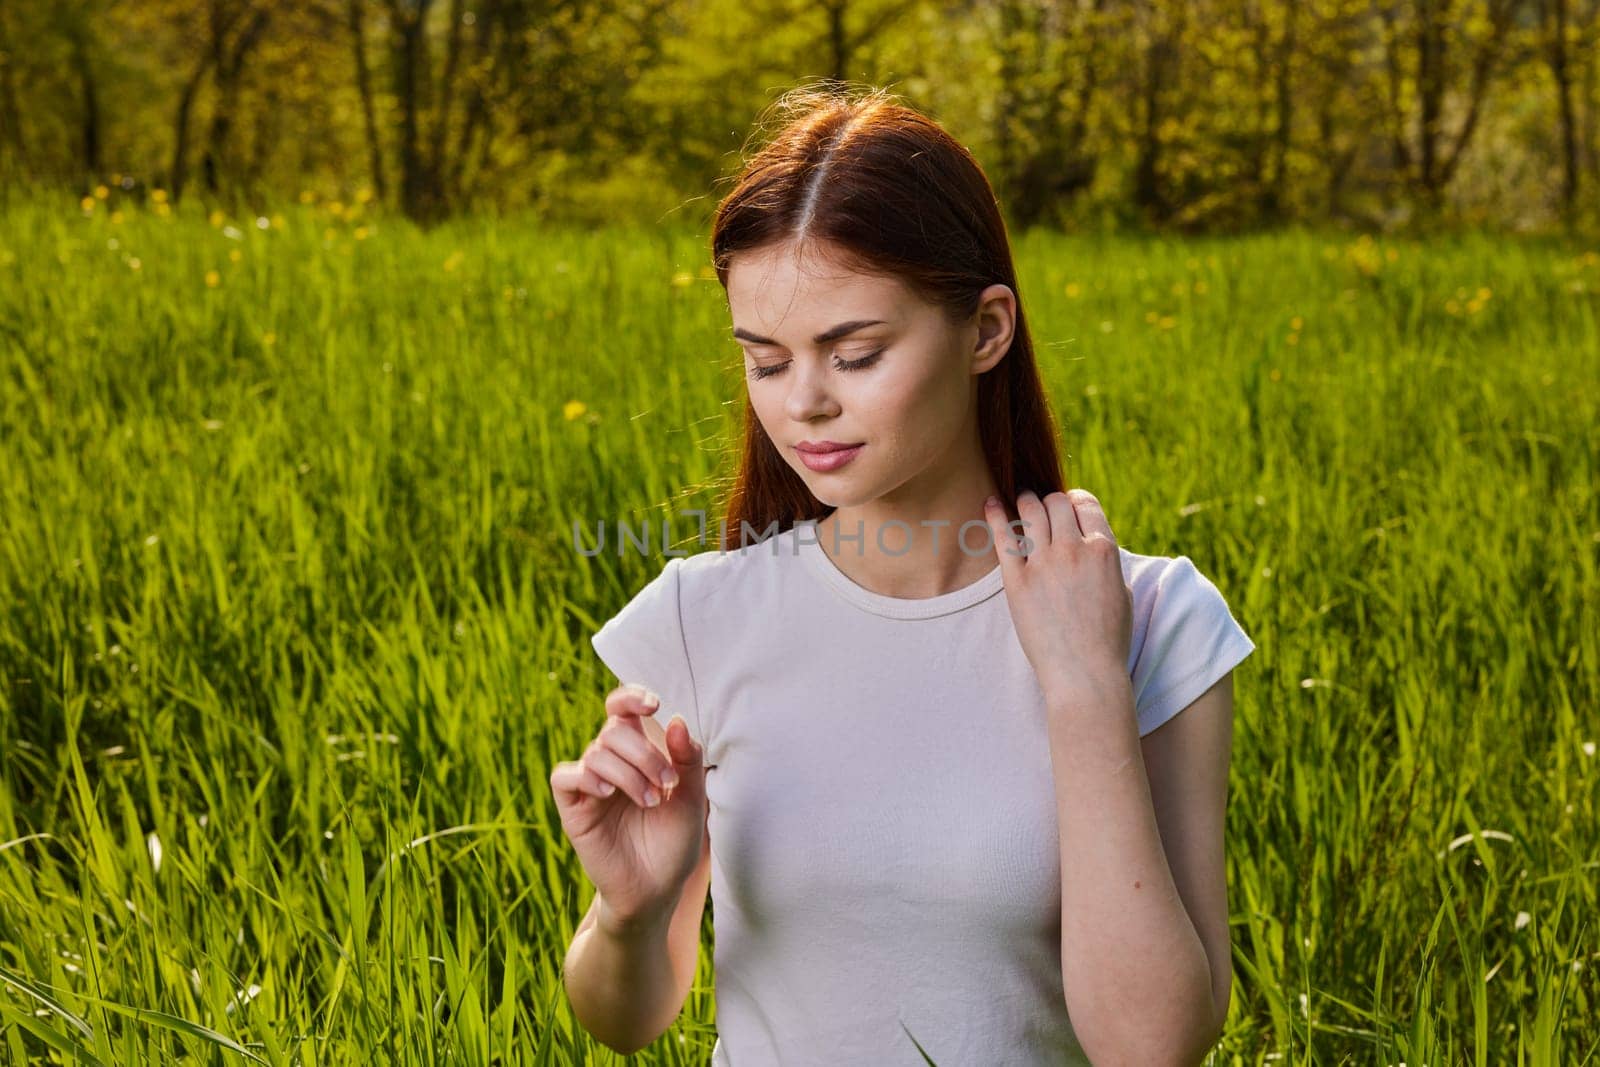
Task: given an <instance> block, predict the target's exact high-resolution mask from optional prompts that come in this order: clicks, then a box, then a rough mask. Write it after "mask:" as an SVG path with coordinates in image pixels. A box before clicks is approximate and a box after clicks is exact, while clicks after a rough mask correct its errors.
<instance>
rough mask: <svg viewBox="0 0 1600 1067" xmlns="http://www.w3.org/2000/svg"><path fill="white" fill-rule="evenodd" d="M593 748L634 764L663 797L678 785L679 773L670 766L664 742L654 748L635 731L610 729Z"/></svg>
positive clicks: (669, 758) (596, 741)
mask: <svg viewBox="0 0 1600 1067" xmlns="http://www.w3.org/2000/svg"><path fill="white" fill-rule="evenodd" d="M595 744H596V745H604V746H605V747H607V748H609V749H611V750H612V751H614V752H616V753H617V754H618V755H620V756H621V757H622V758H623V759H625V760H627V761H628V762H629V763H631V764H633V766H634V767H635V768H637V769H638V771H639V773H640V774H642V775H644V776H645V777H646V778H647V779H649V780H650V784H651V785H654V786H656V787H658V788H659V789H661V790H662V791H663V793H665V792H666V791H670V790H671V789H672V788H673V787H674V786H676V785H677V784H678V772H677V770H676V769H674V768H673V766H672V757H671V756H669V755H668V754H667V753H666V751H665V748H666V742H665V741H663V742H662V743H661V744H660V745H657V744H656V743H655V742H653V741H651V740H650V739H649V738H646V737H645V736H643V735H642V734H640V733H639V732H638V731H636V730H625V729H620V728H618V727H612V728H610V729H606V728H601V730H600V735H599V736H598V737H596V738H595Z"/></svg>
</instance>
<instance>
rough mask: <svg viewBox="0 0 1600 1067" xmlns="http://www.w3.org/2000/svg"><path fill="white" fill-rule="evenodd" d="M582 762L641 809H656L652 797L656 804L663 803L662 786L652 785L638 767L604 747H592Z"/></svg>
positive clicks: (586, 768)
mask: <svg viewBox="0 0 1600 1067" xmlns="http://www.w3.org/2000/svg"><path fill="white" fill-rule="evenodd" d="M580 762H581V763H582V764H583V766H584V769H585V770H590V771H593V772H594V773H595V774H598V775H599V776H600V777H601V778H604V779H605V780H606V781H608V782H610V783H611V784H612V785H615V786H616V787H617V788H618V789H620V790H622V791H623V792H624V793H626V794H627V795H628V799H629V800H632V801H633V802H634V803H635V804H637V805H639V806H640V807H641V808H653V807H655V804H653V803H651V797H652V796H653V797H654V798H655V801H656V803H660V801H661V787H660V786H657V785H654V784H652V783H651V782H650V780H649V779H647V778H646V777H645V776H644V775H643V774H641V773H639V769H638V768H637V767H635V766H634V765H633V764H631V763H629V762H628V761H627V760H625V759H623V758H622V756H620V755H618V754H617V753H616V752H615V751H613V750H612V749H610V748H607V747H606V746H604V745H598V744H597V745H594V746H593V747H591V748H590V749H589V751H587V752H585V753H584V754H583V759H582V760H581V761H580Z"/></svg>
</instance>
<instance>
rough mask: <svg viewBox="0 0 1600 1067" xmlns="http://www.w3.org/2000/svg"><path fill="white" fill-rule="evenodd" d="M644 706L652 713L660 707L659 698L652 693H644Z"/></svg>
mask: <svg viewBox="0 0 1600 1067" xmlns="http://www.w3.org/2000/svg"><path fill="white" fill-rule="evenodd" d="M644 706H645V707H647V708H650V709H651V710H652V711H653V710H655V709H656V708H659V707H660V706H661V698H660V697H658V696H656V695H655V694H654V693H646V694H645V695H644Z"/></svg>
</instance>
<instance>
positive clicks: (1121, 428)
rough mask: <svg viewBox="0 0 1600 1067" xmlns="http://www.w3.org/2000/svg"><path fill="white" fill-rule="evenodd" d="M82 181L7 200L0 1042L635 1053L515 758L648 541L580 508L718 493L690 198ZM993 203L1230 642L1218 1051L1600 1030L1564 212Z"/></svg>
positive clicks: (644, 511)
mask: <svg viewBox="0 0 1600 1067" xmlns="http://www.w3.org/2000/svg"><path fill="white" fill-rule="evenodd" d="M112 206H113V205H110V204H106V203H96V205H95V206H94V207H93V208H92V210H89V211H88V212H85V210H84V209H83V208H81V207H80V206H79V205H78V204H76V203H73V202H70V201H57V200H43V199H36V198H32V197H22V196H13V197H12V199H11V201H10V203H9V205H5V206H0V456H3V462H0V514H3V515H4V516H5V520H4V522H3V523H0V602H3V604H4V613H3V615H0V755H3V763H0V766H3V771H0V774H3V779H0V1059H4V1060H8V1061H14V1062H19V1063H20V1062H25V1061H26V1060H28V1059H29V1058H30V1057H31V1058H35V1059H38V1060H42V1061H53V1062H62V1063H67V1062H74V1063H94V1062H99V1063H103V1064H107V1065H109V1064H125V1063H127V1064H131V1063H146V1062H149V1063H158V1062H169V1061H172V1060H175V1059H178V1058H179V1057H183V1056H189V1057H198V1059H199V1060H200V1061H203V1062H258V1061H259V1062H264V1063H270V1064H291V1063H303V1064H308V1065H309V1064H343V1063H367V1062H371V1061H373V1060H374V1059H378V1060H382V1061H386V1062H406V1063H423V1062H440V1061H446V1060H448V1061H449V1062H460V1063H472V1064H489V1063H499V1064H509V1063H558V1064H565V1063H578V1062H587V1061H590V1060H593V1061H594V1062H601V1063H604V1062H615V1061H620V1060H621V1057H617V1056H615V1055H613V1054H612V1053H610V1052H609V1051H608V1050H605V1049H604V1048H603V1047H602V1046H599V1045H598V1044H596V1043H595V1042H593V1041H592V1040H590V1039H589V1038H588V1036H587V1035H586V1034H585V1033H584V1032H583V1031H582V1030H581V1028H579V1027H578V1026H577V1025H576V1023H575V1021H574V1020H573V1019H572V1017H571V1015H570V1013H569V1011H568V1010H567V1007H566V1003H565V999H564V995H563V993H562V989H561V986H560V980H559V976H560V966H561V959H562V956H563V954H564V952H565V949H566V946H567V944H568V942H569V941H570V939H571V934H572V930H573V928H574V927H575V925H576V923H577V921H578V919H579V917H580V916H581V914H582V912H583V909H584V908H585V907H586V906H587V904H588V901H589V899H590V896H591V894H592V892H593V890H592V887H591V886H589V885H588V883H587V881H586V880H585V879H584V877H583V875H582V871H581V868H580V867H579V866H578V864H577V861H576V857H575V856H574V854H573V853H572V851H571V849H570V847H569V846H568V844H567V842H566V839H565V837H564V835H563V833H562V832H561V828H560V825H559V822H558V821H557V819H556V816H555V809H554V806H553V803H552V801H551V797H550V790H549V781H548V778H549V768H550V767H551V765H552V763H553V762H554V761H557V760H561V759H574V758H576V757H577V755H578V754H579V753H581V751H582V748H583V746H584V745H585V744H586V743H587V741H588V739H589V738H590V737H591V736H592V735H593V733H594V731H595V730H596V729H597V728H598V727H599V725H600V724H601V722H602V721H603V718H604V713H603V710H602V707H601V698H602V696H603V694H604V692H605V689H606V687H607V681H608V676H607V675H606V672H605V670H604V668H603V667H602V666H601V665H600V664H599V663H598V662H597V661H596V660H595V659H594V657H593V655H592V653H591V652H590V650H589V648H588V643H587V637H588V634H589V633H591V632H592V631H593V629H594V628H595V627H596V626H597V625H598V623H599V622H600V621H603V620H604V619H605V618H606V617H608V616H609V615H610V614H611V613H612V612H614V611H615V610H616V609H617V608H618V607H620V605H621V604H622V603H623V602H624V601H625V600H626V599H627V597H628V596H629V595H631V593H632V592H633V591H635V590H636V589H637V588H638V587H639V586H640V585H641V584H642V583H643V582H644V581H645V580H646V579H647V578H648V577H650V576H652V575H653V574H654V573H655V571H656V570H657V569H659V566H660V564H661V562H662V561H663V559H664V557H663V556H661V555H660V553H659V543H657V544H656V545H655V547H656V548H657V550H658V552H657V555H656V557H655V558H653V559H648V558H642V557H640V556H638V555H635V554H632V553H630V554H628V555H627V556H625V557H621V558H619V557H617V556H616V555H614V554H610V553H608V554H606V555H602V556H600V557H597V558H594V559H586V558H583V557H581V556H579V555H578V554H577V553H576V552H575V551H574V550H573V548H572V523H573V522H574V521H588V522H594V521H598V520H600V519H602V518H604V519H607V520H608V521H610V522H615V521H617V520H618V519H621V518H631V519H635V520H637V519H640V518H650V519H652V520H654V521H656V522H657V524H658V527H657V529H658V532H659V521H660V520H661V519H662V518H665V517H669V516H670V515H671V514H672V512H673V510H674V509H676V508H680V507H684V508H687V507H706V508H713V509H714V507H715V502H716V500H717V497H716V481H717V479H718V478H720V477H722V476H723V475H725V474H726V473H727V471H728V467H727V465H726V464H727V462H728V456H727V452H726V449H727V448H728V446H729V444H730V443H731V436H730V435H731V434H732V432H733V430H734V429H735V428H736V421H735V420H736V419H737V418H738V417H739V416H740V413H741V411H742V398H741V391H742V389H743V380H742V377H741V376H740V374H739V373H738V371H737V369H736V367H737V364H736V362H735V361H734V359H735V357H736V354H737V350H736V349H734V348H732V347H731V345H732V342H731V341H730V340H729V339H728V337H727V327H728V322H727V313H726V308H725V305H724V303H723V300H722V293H721V290H720V288H719V287H718V286H717V285H716V283H715V281H714V280H707V279H706V278H705V277H704V276H702V275H701V268H702V265H703V264H704V263H705V261H706V251H705V243H704V240H703V237H701V236H698V235H695V234H691V233H672V232H667V231H645V232H641V231H630V230H616V231H608V232H601V233H595V234H587V233H580V232H571V231H565V232H549V231H539V230H536V229H533V228H530V227H528V226H524V225H522V224H519V223H517V222H516V221H514V220H499V221H496V220H491V219H487V218H484V219H476V220H466V221H462V222H457V223H454V224H451V225H449V226H447V227H444V228H442V229H439V230H436V231H433V232H430V233H422V232H419V231H417V230H415V229H413V228H411V227H410V226H408V225H406V224H403V223H400V222H397V221H393V220H391V219H388V218H382V219H378V220H376V221H365V220H361V219H349V218H347V217H344V216H345V215H346V214H347V212H341V213H340V215H339V216H338V217H335V216H334V215H333V214H332V213H331V212H330V211H329V209H328V208H327V207H326V206H325V205H310V206H302V205H299V204H295V205H288V206H284V207H282V208H280V209H273V211H272V214H273V215H275V216H277V219H276V224H274V220H273V219H272V218H269V219H268V220H267V221H268V228H266V229H261V228H258V226H257V225H256V224H255V220H254V219H228V220H219V221H220V222H221V224H220V225H219V224H217V223H213V222H210V221H208V220H207V219H206V218H204V217H201V215H200V213H199V210H198V209H197V208H194V207H192V206H191V205H190V204H188V203H185V204H184V205H183V206H182V207H181V208H180V209H179V210H177V211H175V212H172V213H171V214H170V215H168V216H164V217H162V216H157V215H155V214H153V213H151V211H150V210H148V209H141V208H137V207H134V206H132V205H127V206H123V207H122V216H121V218H120V219H119V220H118V221H112V219H111V218H110V217H109V210H110V208H111V207H112ZM362 226H365V227H366V229H365V230H362V231H361V232H360V239H358V236H357V234H358V227H362ZM225 227H227V228H225ZM235 251H236V252H238V253H239V255H238V257H237V259H236V260H235V259H233V258H230V252H235ZM1016 252H1017V256H1018V262H1019V267H1020V270H1021V273H1022V293H1021V296H1022V298H1023V301H1024V305H1025V309H1026V311H1027V314H1028V316H1029V319H1030V322H1031V325H1032V328H1033V330H1034V336H1035V341H1036V344H1037V346H1038V351H1039V354H1040V359H1041V362H1042V366H1043V370H1044V374H1045V377H1046V379H1047V381H1048V384H1049V387H1050V390H1051V394H1052V397H1053V400H1054V402H1055V405H1056V410H1057V412H1058V415H1059V416H1060V418H1061V420H1062V423H1063V434H1064V447H1065V451H1066V452H1067V453H1068V454H1069V457H1070V458H1069V478H1070V481H1071V482H1072V483H1073V484H1077V485H1083V486H1086V487H1088V488H1090V489H1092V490H1093V491H1094V492H1095V493H1096V494H1097V495H1098V496H1099V497H1100V499H1101V500H1102V502H1103V503H1104V504H1105V507H1106V509H1107V513H1108V515H1109V516H1110V518H1111V521H1112V525H1113V527H1114V528H1115V530H1116V531H1117V534H1118V538H1119V540H1120V541H1121V543H1122V544H1124V545H1126V546H1127V547H1129V548H1131V549H1133V550H1134V551H1137V552H1143V553H1149V554H1174V555H1175V554H1180V553H1183V554H1188V555H1190V556H1191V557H1192V558H1193V559H1194V560H1195V561H1196V563H1197V565H1199V566H1200V568H1201V569H1202V570H1203V571H1204V572H1206V573H1207V574H1208V575H1210V576H1211V577H1212V578H1213V579H1214V580H1215V581H1216V582H1217V584H1218V585H1219V587H1220V588H1221V589H1222V591H1223V593H1224V595H1225V596H1226V597H1227V598H1228V600H1229V603H1230V605H1231V606H1232V608H1233V610H1234V613H1235V615H1236V616H1237V617H1238V618H1239V620H1240V622H1241V623H1242V624H1243V626H1244V627H1245V629H1246V630H1247V631H1248V632H1249V633H1250V634H1251V636H1252V638H1253V639H1254V640H1255V641H1256V642H1257V645H1258V647H1259V650H1260V651H1259V653H1258V654H1257V655H1256V656H1254V657H1252V659H1251V660H1250V661H1249V662H1248V663H1247V664H1246V665H1244V666H1243V667H1241V669H1240V671H1239V674H1238V676H1237V679H1236V701H1237V719H1236V727H1235V747H1234V759H1233V785H1232V803H1231V806H1230V811H1229V827H1228V828H1229V865H1228V875H1229V886H1230V903H1231V907H1232V913H1233V914H1232V923H1233V944H1234V951H1235V967H1236V974H1237V981H1236V985H1235V990H1234V998H1233V1004H1232V1013H1231V1016H1230V1021H1229V1028H1228V1031H1227V1034H1226V1036H1225V1038H1224V1040H1223V1042H1222V1043H1221V1044H1220V1045H1219V1049H1218V1053H1217V1056H1216V1058H1215V1062H1217V1063H1229V1064H1233V1063H1260V1062H1272V1063H1330V1064H1331V1063H1341V1062H1351V1063H1363V1064H1366V1063H1374V1064H1392V1063H1398V1062H1401V1061H1404V1062H1406V1063H1409V1064H1412V1065H1419V1064H1424V1063H1425V1064H1430V1065H1433V1064H1441V1063H1471V1064H1487V1063H1502V1062H1518V1063H1530V1064H1552V1065H1554V1064H1572V1063H1580V1062H1583V1061H1584V1059H1585V1057H1592V1056H1593V1055H1594V1053H1595V1050H1596V1047H1597V1043H1600V985H1597V982H1596V977H1595V976H1596V973H1597V970H1600V931H1597V930H1596V917H1597V916H1600V902H1597V897H1600V892H1597V884H1600V829H1597V826H1596V811H1597V807H1600V805H1597V801H1600V789H1597V783H1600V755H1597V754H1596V752H1595V744H1596V743H1597V742H1600V577H1597V564H1600V495H1597V490H1596V486H1597V467H1600V462H1597V461H1600V429H1597V427H1600V410H1597V408H1600V325H1597V309H1600V254H1597V253H1596V251H1595V249H1594V248H1593V247H1591V246H1585V245H1576V244H1557V243H1554V242H1532V241H1513V240H1510V239H1506V238H1494V237H1488V236H1482V235H1473V234H1467V235H1462V236H1460V237H1455V238H1444V239H1437V240H1434V241H1431V242H1429V243H1428V244H1426V245H1418V244H1415V243H1412V242H1409V241H1403V240H1396V241H1389V240H1378V241H1366V240H1356V239H1352V238H1350V237H1349V236H1345V235H1328V234H1316V233H1304V232H1295V233H1284V234H1280V235H1274V236H1264V237H1252V238H1245V239H1228V240H1222V239H1217V240H1192V241H1187V242H1167V241H1160V240H1154V239H1151V240H1133V239H1123V240H1116V239H1106V240H1099V239H1090V238H1071V237H1063V236H1060V235H1054V234H1044V233H1030V234H1027V235H1025V236H1023V237H1020V238H1019V239H1018V241H1017V248H1016ZM134 257H137V260H138V261H139V267H138V269H137V270H135V269H133V267H132V266H131V263H130V260H131V259H132V258H134ZM208 271H215V272H216V277H215V279H214V280H215V281H216V284H215V285H214V286H213V285H208V284H207V272H208ZM1480 289H1486V290H1488V293H1487V295H1486V296H1481V295H1480V294H1479V290H1480ZM1296 322H1298V325H1296ZM572 401H579V402H581V404H582V405H583V409H582V410H581V411H579V410H578V408H577V406H576V405H571V406H569V405H570V402H572ZM568 415H573V416H575V417H571V418H569V417H568ZM674 530H675V531H676V532H677V533H678V535H679V537H680V538H681V537H683V536H692V532H693V526H692V523H689V522H688V521H687V520H678V521H677V522H675V523H674ZM1466 835H1475V836H1466ZM155 842H159V855H160V863H159V867H157V865H156V863H155V854H156V846H155V845H154V843H155ZM1519 915H1525V918H1524V919H1521V920H1519ZM710 922H711V918H710V913H709V909H708V913H707V919H706V926H705V931H704V932H705V936H706V942H707V948H708V949H709V944H710V938H711V932H712V931H711V925H710ZM251 990H255V992H254V993H253V994H252V993H251V992H250V991H251ZM713 1010H714V999H713V989H712V974H711V963H710V956H709V952H704V953H702V957H701V969H700V975H699V979H698V981H697V984H696V988H695V990H694V992H693V993H692V994H691V997H690V1000H689V1003H688V1005H687V1007H686V1009H685V1012H684V1014H683V1015H682V1016H681V1017H680V1019H679V1021H678V1023H677V1024H675V1025H674V1027H673V1029H672V1030H671V1031H670V1032H669V1033H668V1034H667V1035H666V1036H665V1037H664V1038H663V1039H662V1040H660V1041H658V1042H657V1043H656V1044H655V1045H653V1046H652V1047H651V1049H649V1050H648V1051H647V1052H646V1053H645V1054H642V1055H641V1056H640V1057H639V1061H640V1062H649V1063H663V1064H676V1063H698V1062H703V1061H704V1059H705V1057H706V1055H707V1054H708V1052H709V1050H710V1048H711V1042H712V1037H713V1035H712V1031H711V1020H712V1018H713ZM227 1049H232V1051H231V1052H227V1051H225V1050H227ZM929 1052H930V1054H932V1055H933V1056H934V1058H937V1050H929Z"/></svg>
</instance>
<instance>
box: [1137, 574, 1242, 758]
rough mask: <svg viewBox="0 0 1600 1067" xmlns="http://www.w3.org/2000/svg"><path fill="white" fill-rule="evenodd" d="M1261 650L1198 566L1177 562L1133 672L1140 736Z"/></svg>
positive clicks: (1159, 590) (1159, 586) (1160, 588)
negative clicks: (1257, 649)
mask: <svg viewBox="0 0 1600 1067" xmlns="http://www.w3.org/2000/svg"><path fill="white" fill-rule="evenodd" d="M1255 647H1256V646H1255V642H1254V641H1252V640H1250V637H1249V635H1247V634H1246V633H1245V632H1244V629H1243V627H1241V626H1240V625H1239V623H1238V622H1237V621H1236V620H1235V619H1234V617H1233V613H1232V612H1231V611H1230V610H1229V609H1228V604H1227V601H1226V600H1224V599H1223V596H1222V593H1221V591H1220V590H1218V589H1217V587H1216V585H1215V584H1213V583H1212V581H1211V580H1210V579H1209V578H1207V577H1206V576H1205V575H1204V574H1201V573H1200V571H1199V570H1198V569H1196V567H1195V565H1194V561H1193V560H1191V559H1190V558H1189V557H1188V556H1179V557H1178V558H1176V559H1174V560H1173V561H1172V562H1171V563H1169V564H1168V565H1167V566H1166V568H1165V569H1164V570H1163V571H1162V573H1161V575H1160V577H1159V579H1158V580H1157V583H1156V591H1155V597H1154V601H1153V603H1152V605H1151V609H1150V618H1149V621H1148V623H1147V624H1146V627H1145V638H1144V644H1143V646H1142V647H1141V649H1140V652H1139V659H1138V661H1137V662H1136V663H1135V664H1134V669H1133V693H1134V707H1135V712H1136V715H1137V718H1138V722H1139V736H1140V737H1143V736H1144V735H1146V734H1148V733H1150V732H1151V731H1152V730H1154V729H1155V728H1156V727H1158V726H1160V725H1161V724H1162V723H1164V722H1166V721H1167V720H1168V719H1170V718H1172V717H1173V716H1174V715H1176V714H1177V713H1178V712H1180V711H1182V710H1183V709H1184V708H1186V707H1188V706H1189V705H1190V704H1191V703H1193V702H1194V700H1195V699H1196V698H1197V697H1199V696H1200V695H1201V694H1203V693H1204V692H1205V691H1206V690H1207V689H1210V688H1211V687H1212V686H1213V685H1215V684H1216V683H1217V681H1218V680H1219V679H1221V678H1222V676H1223V675H1225V674H1227V673H1228V672H1229V671H1230V670H1232V669H1233V668H1234V667H1235V666H1237V665H1238V664H1239V662H1240V661H1241V660H1243V659H1244V658H1245V657H1246V656H1248V655H1249V654H1250V653H1251V652H1253V651H1255Z"/></svg>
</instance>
